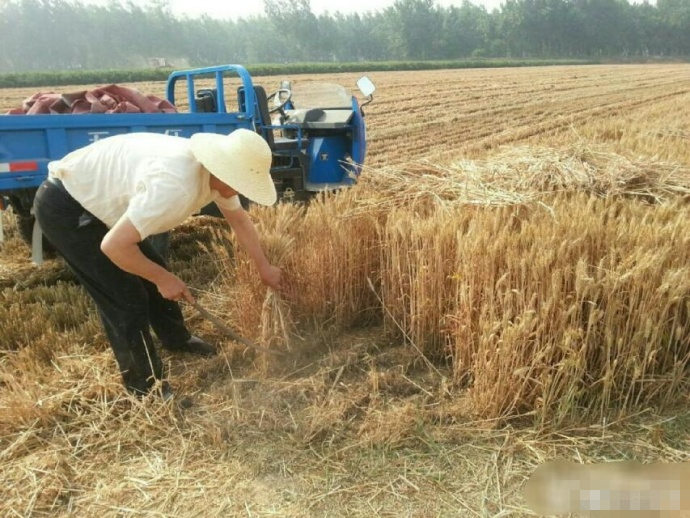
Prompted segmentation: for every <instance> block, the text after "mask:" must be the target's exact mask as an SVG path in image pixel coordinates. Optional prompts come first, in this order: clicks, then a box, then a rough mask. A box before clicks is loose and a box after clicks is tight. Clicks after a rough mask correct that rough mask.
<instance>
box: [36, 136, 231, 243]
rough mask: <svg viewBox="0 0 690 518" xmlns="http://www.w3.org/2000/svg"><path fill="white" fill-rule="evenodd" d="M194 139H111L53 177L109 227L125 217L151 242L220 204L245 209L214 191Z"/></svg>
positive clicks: (56, 166) (58, 165)
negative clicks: (195, 150)
mask: <svg viewBox="0 0 690 518" xmlns="http://www.w3.org/2000/svg"><path fill="white" fill-rule="evenodd" d="M189 143H190V141H189V139H187V138H183V137H174V136H170V135H163V134H160V133H127V134H124V135H116V136H113V137H108V138H105V139H102V140H99V141H97V142H94V143H93V144H90V145H88V146H86V147H84V148H81V149H78V150H76V151H73V152H72V153H70V154H68V155H67V156H65V157H64V158H62V159H61V160H57V161H54V162H50V163H49V164H48V174H49V176H53V177H56V178H59V179H60V180H62V183H63V185H64V186H65V189H67V192H69V193H70V194H71V195H72V197H73V198H74V199H75V200H77V201H78V202H79V203H80V204H81V206H82V207H84V208H85V209H86V210H87V211H89V212H90V213H91V214H93V215H94V216H96V217H97V218H98V219H100V220H101V221H102V222H103V223H105V224H106V225H107V226H108V227H112V226H113V225H115V223H116V222H117V221H118V220H119V219H120V218H121V217H122V216H123V215H126V216H127V218H128V219H129V220H130V221H131V222H132V224H133V225H134V226H135V227H136V229H137V230H138V231H139V234H140V235H141V239H145V238H146V237H148V236H150V235H151V234H158V233H160V232H166V231H168V230H170V229H172V228H173V227H175V226H177V225H179V224H180V223H182V222H183V221H184V220H185V219H187V218H188V217H189V216H191V215H192V214H194V213H196V212H198V211H199V210H200V209H201V208H202V207H203V206H205V205H207V204H208V203H210V202H212V201H213V202H215V203H216V205H218V206H219V207H220V208H223V209H225V210H237V209H240V208H241V204H240V200H239V197H238V196H232V197H231V198H223V197H222V196H220V194H219V193H218V192H217V191H215V190H214V191H211V187H210V186H209V179H210V175H209V173H208V172H207V171H206V169H204V168H203V167H201V164H200V163H199V162H198V161H197V160H196V159H195V158H194V155H193V154H192V151H191V150H190V147H189Z"/></svg>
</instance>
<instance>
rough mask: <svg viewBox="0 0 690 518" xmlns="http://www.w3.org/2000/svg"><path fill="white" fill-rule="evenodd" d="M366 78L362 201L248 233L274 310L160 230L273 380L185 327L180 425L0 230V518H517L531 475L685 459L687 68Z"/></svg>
mask: <svg viewBox="0 0 690 518" xmlns="http://www.w3.org/2000/svg"><path fill="white" fill-rule="evenodd" d="M356 77H357V76H356V75H354V74H338V75H324V76H318V77H316V76H314V77H311V76H310V77H307V76H300V77H298V78H297V80H299V81H307V80H312V79H318V80H325V81H328V80H334V81H337V82H341V83H345V84H353V83H354V81H355V80H356ZM371 77H372V79H373V80H374V82H375V83H376V84H377V87H378V92H377V93H376V94H375V101H374V103H373V104H372V105H370V107H369V109H368V110H367V124H368V131H369V137H370V149H369V157H368V162H367V166H366V168H365V171H364V174H363V177H362V181H361V182H360V183H359V184H358V185H357V186H355V187H354V188H353V189H351V190H350V191H348V192H345V193H341V194H339V195H337V196H333V197H330V198H326V199H322V200H318V201H316V202H314V203H312V204H311V205H309V206H308V207H306V208H305V207H296V206H290V205H284V206H279V207H278V208H271V209H262V210H257V209H254V210H252V216H253V217H254V218H255V221H256V222H257V225H258V226H259V228H260V230H261V233H262V236H263V239H264V243H265V245H266V248H267V249H268V251H269V253H270V254H271V256H272V257H273V258H274V260H275V261H276V263H278V264H280V265H281V267H283V268H284V271H285V275H286V278H287V281H288V288H287V290H286V292H285V293H283V294H282V296H281V297H280V298H278V299H276V298H275V297H273V296H272V295H271V294H267V293H266V290H265V289H264V288H262V287H261V286H260V285H258V283H257V279H256V273H255V272H254V271H253V269H252V267H251V265H250V264H249V262H248V259H247V257H246V256H245V255H244V253H243V252H242V251H241V250H237V249H236V247H235V246H234V241H233V236H232V235H231V234H230V232H229V231H228V230H226V228H225V227H224V225H223V224H222V222H220V221H218V220H215V219H212V218H207V217H199V218H194V219H190V220H189V221H188V222H187V223H185V224H184V225H183V226H181V227H180V228H178V229H177V230H176V232H175V234H174V237H173V243H172V261H171V267H172V269H173V270H174V271H175V272H176V273H177V274H179V275H180V276H181V277H182V278H183V279H185V280H186V281H187V282H188V283H189V285H190V286H191V287H192V288H193V289H194V290H195V293H196V295H197V296H198V298H199V300H200V302H201V303H202V305H204V306H205V307H207V308H209V309H210V310H211V311H212V312H213V313H214V314H216V315H218V316H219V317H221V318H222V319H223V320H225V321H227V322H228V323H230V324H231V325H232V326H233V327H235V328H236V329H238V331H240V333H241V334H244V335H245V336H248V337H251V338H252V339H254V340H256V341H258V342H260V343H263V344H264V345H267V346H270V347H275V348H280V349H281V350H284V351H287V352H288V357H287V358H286V359H275V358H269V357H266V356H265V355H260V354H258V355H257V354H255V353H253V352H249V351H247V350H244V349H243V348H242V347H241V346H239V345H238V344H234V343H232V342H230V341H228V340H226V339H225V338H224V337H223V336H221V335H220V334H219V332H218V331H217V330H215V329H214V328H213V327H212V325H211V324H210V323H208V322H205V321H204V320H203V319H202V318H201V317H199V316H198V315H196V314H195V312H194V311H193V309H191V308H189V307H185V313H186V315H187V316H188V317H189V320H188V321H189V325H190V327H191V328H192V329H194V330H195V332H196V333H197V334H200V335H202V336H204V337H206V338H208V339H209V340H214V341H216V342H217V343H218V344H219V345H220V346H221V348H222V353H221V354H220V355H219V356H218V357H216V358H213V359H211V360H199V359H196V358H188V357H179V356H170V355H168V356H165V357H164V361H165V362H166V364H167V365H168V368H169V372H170V378H171V382H172V384H173V386H174V387H175V389H176V391H177V393H178V397H176V399H175V400H174V401H173V402H169V403H161V402H160V401H158V400H157V398H155V397H151V398H150V399H149V400H145V401H144V402H139V401H137V400H134V399H132V398H130V397H128V396H126V395H125V394H124V393H123V390H122V388H121V385H120V382H119V374H118V373H117V370H116V366H115V363H114V361H113V358H112V354H111V353H110V351H109V349H108V346H107V342H106V340H105V337H104V335H103V332H102V330H101V328H100V325H99V323H98V320H97V317H96V315H95V312H94V309H93V307H92V304H91V302H90V301H89V300H88V299H87V297H86V296H85V295H84V293H83V292H82V290H81V289H80V288H79V287H78V286H77V285H75V284H74V282H73V279H72V278H71V275H70V274H69V272H67V271H66V270H65V269H64V268H63V266H62V264H61V263H60V261H59V260H51V261H48V262H46V264H44V265H42V266H41V267H33V266H32V265H31V264H30V263H29V260H28V251H27V249H26V248H25V246H24V245H23V244H22V243H21V242H20V240H19V238H18V236H17V231H16V228H15V225H14V220H13V215H12V214H11V213H9V212H8V213H3V214H2V217H3V220H4V222H5V233H6V236H5V237H6V241H5V243H4V244H3V245H2V250H0V298H1V299H2V305H1V306H0V327H1V328H2V331H3V333H2V336H3V340H4V342H3V347H2V349H1V352H0V385H1V386H2V389H1V391H0V459H2V464H1V467H0V473H1V474H2V479H3V481H4V482H5V483H4V485H3V487H2V489H0V496H2V502H3V503H2V504H0V508H2V509H3V513H2V514H3V515H8V516H44V515H49V516H66V515H73V514H74V515H78V516H90V515H94V514H102V515H105V516H235V515H242V516H267V515H278V516H390V515H396V516H397V515H402V516H499V515H500V516H529V515H532V514H531V513H530V512H529V511H528V510H527V509H526V508H525V503H524V500H523V498H522V496H521V488H522V486H523V485H524V482H525V480H526V479H527V477H528V476H529V475H530V473H531V472H532V471H533V470H534V468H535V467H536V466H537V465H539V464H541V463H543V462H544V461H545V460H547V459H553V458H563V459H569V460H574V461H577V462H587V463H589V462H605V461H616V460H623V459H627V460H638V461H642V462H652V461H666V462H681V461H689V460H690V437H689V435H688V433H687V430H688V429H689V427H690V412H689V411H688V403H690V396H689V394H690V204H689V202H690V145H689V144H690V142H689V141H690V112H689V111H688V110H687V106H689V105H690V66H687V65H654V66H584V67H549V68H528V69H517V70H516V69H494V70H455V71H433V72H401V73H380V74H371ZM257 82H259V83H263V84H265V85H271V84H273V83H277V81H276V80H275V79H274V78H267V79H266V80H265V81H264V80H263V79H262V78H258V79H257ZM136 86H137V87H138V88H140V89H141V90H143V91H147V92H151V93H154V94H157V95H160V94H161V92H162V85H161V84H155V85H154V84H142V85H136ZM75 89H78V88H77V87H75ZM267 89H269V90H270V88H267ZM64 90H65V91H67V90H72V89H70V88H65V89H64ZM31 93H33V91H27V90H24V91H20V90H0V109H6V108H9V107H11V106H15V105H16V104H18V103H20V102H21V100H22V98H24V97H26V96H27V95H29V94H31Z"/></svg>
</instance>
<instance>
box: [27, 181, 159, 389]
mask: <svg viewBox="0 0 690 518" xmlns="http://www.w3.org/2000/svg"><path fill="white" fill-rule="evenodd" d="M63 189H64V188H61V187H58V186H56V185H54V184H52V183H51V182H44V184H43V185H42V186H41V187H40V188H39V190H38V193H37V194H36V199H35V204H34V211H35V213H36V218H37V219H38V222H39V224H40V225H41V229H42V230H43V233H44V234H45V236H46V238H47V239H48V241H50V242H51V244H53V246H54V247H55V248H56V249H57V250H58V252H59V253H60V254H61V255H62V256H63V257H64V258H65V260H66V261H67V264H68V265H69V266H70V268H71V269H72V271H73V272H74V274H75V275H76V277H77V278H78V279H79V281H80V282H81V284H82V285H83V286H84V288H85V289H86V291H87V292H88V293H89V295H91V297H92V298H93V299H94V301H95V302H96V305H97V306H98V311H99V314H100V317H101V321H102V323H103V327H104V328H105V332H106V335H107V337H108V339H109V341H110V346H111V348H112V350H113V353H114V354H115V359H116V360H117V363H118V366H119V368H120V372H121V373H122V379H123V382H124V384H125V386H126V387H127V389H128V390H130V391H132V392H134V393H138V394H144V393H146V392H148V391H149V389H150V388H151V386H152V385H153V384H154V382H155V380H156V379H161V378H162V372H163V366H162V363H161V361H160V358H159V356H158V354H157V352H156V350H155V348H154V347H153V341H152V339H151V335H150V333H149V318H148V293H147V290H146V289H145V288H144V285H143V282H142V279H141V278H139V277H137V276H135V275H132V274H129V273H127V272H125V271H123V270H121V269H120V268H118V267H117V266H115V264H113V262H112V261H111V260H110V259H108V257H106V256H105V255H104V254H103V252H101V250H100V245H101V241H102V240H103V236H104V235H105V234H106V232H107V231H108V229H107V227H106V226H105V225H104V224H103V223H102V222H101V221H99V220H98V219H97V218H95V217H93V216H91V215H90V214H88V213H86V212H85V211H84V209H83V208H82V207H81V206H80V205H79V204H78V203H77V202H76V201H75V200H74V199H72V198H71V196H69V194H67V192H66V191H64V190H63Z"/></svg>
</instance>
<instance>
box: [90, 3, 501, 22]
mask: <svg viewBox="0 0 690 518" xmlns="http://www.w3.org/2000/svg"><path fill="white" fill-rule="evenodd" d="M81 1H82V3H94V4H101V5H107V4H111V3H118V0H81ZM394 1H395V0H311V10H312V12H313V13H315V14H321V13H324V12H326V11H329V12H331V13H333V12H336V11H340V12H342V13H353V12H365V11H378V10H381V9H384V8H386V7H388V6H390V5H393V3H394ZM471 1H472V3H474V4H476V5H483V6H484V7H486V9H487V10H489V11H490V10H491V9H493V8H494V7H499V6H500V5H501V4H502V3H503V0H471ZM133 3H135V4H139V5H142V6H143V5H145V4H146V3H147V0H133ZM167 3H168V4H169V5H170V8H171V10H172V12H173V14H176V15H186V16H190V17H196V16H200V15H202V14H208V15H209V16H212V17H213V18H241V17H245V18H246V17H248V16H251V15H256V14H263V12H264V7H263V2H262V1H261V0H245V1H241V0H240V1H238V0H168V1H167ZM436 4H437V5H442V6H449V5H460V4H462V0H437V1H436Z"/></svg>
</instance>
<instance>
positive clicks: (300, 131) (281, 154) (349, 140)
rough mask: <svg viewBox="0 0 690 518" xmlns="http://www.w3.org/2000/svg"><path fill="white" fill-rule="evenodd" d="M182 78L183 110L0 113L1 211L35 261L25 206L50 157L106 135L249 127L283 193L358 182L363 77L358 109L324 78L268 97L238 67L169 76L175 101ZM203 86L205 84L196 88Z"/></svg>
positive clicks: (368, 93)
mask: <svg viewBox="0 0 690 518" xmlns="http://www.w3.org/2000/svg"><path fill="white" fill-rule="evenodd" d="M208 79H211V81H210V83H209V81H208ZM229 80H230V81H231V82H236V83H237V85H238V86H237V87H236V91H235V92H233V94H235V95H236V100H234V99H233V100H232V101H231V98H230V97H229V96H228V95H226V89H227V88H228V86H227V85H228V81H229ZM179 81H184V82H185V84H186V93H187V99H186V101H181V102H180V105H182V104H187V105H188V112H178V113H134V114H126V113H119V114H79V115H77V114H61V115H29V116H21V115H6V116H0V207H1V208H3V209H4V208H6V207H7V206H8V205H11V206H12V208H13V210H14V212H15V213H16V214H17V221H18V225H19V230H20V232H21V234H22V236H23V237H24V238H25V239H26V240H27V241H28V242H30V243H31V245H32V257H33V260H34V262H40V261H41V258H42V241H43V240H42V235H41V232H40V228H39V227H38V226H37V225H36V224H35V223H34V219H33V217H32V215H31V207H32V204H33V198H34V194H35V192H36V189H37V188H38V186H39V185H40V184H41V182H42V181H43V180H44V179H45V177H46V176H47V174H48V169H47V166H48V162H50V161H51V160H57V159H60V158H62V157H63V156H65V155H66V154H67V153H69V152H71V151H73V150H75V149H78V148H81V147H83V146H86V145H88V144H89V143H91V142H95V141H96V140H98V139H101V138H105V137H108V136H110V135H117V134H120V133H129V132H145V131H148V132H157V133H165V134H169V135H177V136H183V137H189V136H191V135H192V134H194V133H198V132H213V133H223V134H227V133H230V132H232V131H234V130H236V129H238V128H247V129H251V130H253V131H256V132H258V133H260V134H261V135H262V136H263V137H264V138H265V139H266V141H267V142H268V144H269V146H270V147H271V149H272V151H273V164H272V167H271V176H272V177H273V181H274V182H275V184H276V189H277V191H278V195H279V197H280V198H282V199H290V200H306V199H308V198H309V197H310V196H313V194H314V193H318V192H321V191H325V190H335V189H338V188H341V187H344V186H349V185H352V184H353V183H354V182H355V181H356V178H357V176H358V175H359V173H360V171H361V166H362V164H363V163H364V157H365V153H366V132H365V125H364V114H363V112H362V106H364V105H365V104H367V103H369V102H371V100H372V94H373V92H374V85H373V84H372V83H371V81H370V80H369V79H368V78H367V77H363V78H361V79H360V80H359V81H358V82H357V86H358V87H359V89H360V91H361V93H362V95H363V96H364V97H365V98H366V101H365V102H364V103H363V104H361V105H360V104H359V102H358V101H357V98H356V97H354V96H352V95H351V94H349V93H348V91H347V90H346V89H345V88H343V87H342V86H339V85H335V84H330V83H316V82H307V83H306V84H305V85H304V87H303V88H300V86H301V85H295V87H294V88H293V86H292V84H291V83H290V82H289V81H283V82H281V84H280V87H279V88H278V89H276V90H275V91H274V92H272V93H271V94H270V95H267V94H266V91H265V89H264V88H263V87H261V86H258V85H255V84H254V83H253V82H252V78H251V76H250V75H249V73H248V72H247V70H246V69H245V68H244V67H242V66H239V65H222V66H215V67H206V68H198V69H194V70H184V71H177V72H173V73H172V74H170V76H169V77H168V82H167V98H168V101H170V102H171V103H173V104H176V103H175V92H176V85H178V82H179ZM202 82H203V83H206V87H201V86H199V83H202ZM209 84H210V87H209ZM1 224H2V223H1V220H0V225H1ZM1 236H2V227H1V226H0V238H1Z"/></svg>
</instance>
